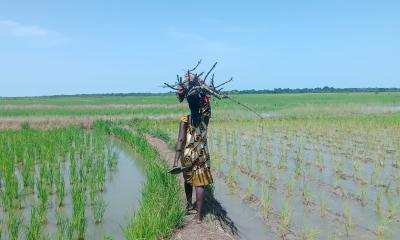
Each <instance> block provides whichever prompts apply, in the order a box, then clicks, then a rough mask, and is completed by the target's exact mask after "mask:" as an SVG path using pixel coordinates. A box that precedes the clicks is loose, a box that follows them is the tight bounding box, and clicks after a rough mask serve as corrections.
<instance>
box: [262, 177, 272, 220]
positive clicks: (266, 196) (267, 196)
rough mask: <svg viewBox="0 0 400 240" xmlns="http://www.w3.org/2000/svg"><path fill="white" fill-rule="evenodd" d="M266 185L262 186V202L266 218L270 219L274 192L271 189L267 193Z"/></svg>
mask: <svg viewBox="0 0 400 240" xmlns="http://www.w3.org/2000/svg"><path fill="white" fill-rule="evenodd" d="M266 190H267V189H266V187H265V185H264V184H263V186H262V190H261V191H262V192H261V204H262V208H263V215H264V218H265V219H268V217H269V213H270V210H271V201H272V193H271V191H268V192H267V193H266Z"/></svg>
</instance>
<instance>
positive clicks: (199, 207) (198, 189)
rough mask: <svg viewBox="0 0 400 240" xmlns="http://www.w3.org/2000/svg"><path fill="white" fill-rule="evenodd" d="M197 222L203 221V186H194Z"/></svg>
mask: <svg viewBox="0 0 400 240" xmlns="http://www.w3.org/2000/svg"><path fill="white" fill-rule="evenodd" d="M196 203H197V223H201V222H202V221H203V212H202V211H203V203H204V186H200V187H196Z"/></svg>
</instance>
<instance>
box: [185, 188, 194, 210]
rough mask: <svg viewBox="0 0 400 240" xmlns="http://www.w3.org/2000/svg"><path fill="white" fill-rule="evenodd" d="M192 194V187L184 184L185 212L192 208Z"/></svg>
mask: <svg viewBox="0 0 400 240" xmlns="http://www.w3.org/2000/svg"><path fill="white" fill-rule="evenodd" d="M192 192H193V187H192V185H191V184H190V183H187V182H185V194H186V202H187V203H186V210H188V211H189V210H190V209H192V208H193V203H192Z"/></svg>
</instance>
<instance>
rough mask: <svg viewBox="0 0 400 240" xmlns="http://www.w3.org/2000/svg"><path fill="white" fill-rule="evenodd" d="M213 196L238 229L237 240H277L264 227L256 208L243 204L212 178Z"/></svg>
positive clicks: (221, 183)
mask: <svg viewBox="0 0 400 240" xmlns="http://www.w3.org/2000/svg"><path fill="white" fill-rule="evenodd" d="M214 187H215V191H214V196H215V198H216V199H217V200H218V201H219V202H220V203H221V205H222V206H223V207H224V208H225V210H226V211H227V212H228V217H229V218H230V219H232V221H233V222H234V224H235V226H236V228H237V229H238V239H278V236H275V235H274V234H273V232H271V231H270V229H268V227H266V225H265V223H264V219H263V218H262V214H261V212H260V211H259V210H257V208H255V207H251V206H249V205H248V204H245V203H244V202H243V199H242V198H241V196H239V195H237V194H235V193H232V192H231V191H230V190H229V188H228V186H227V185H226V183H225V182H224V180H222V179H220V178H217V177H215V178H214Z"/></svg>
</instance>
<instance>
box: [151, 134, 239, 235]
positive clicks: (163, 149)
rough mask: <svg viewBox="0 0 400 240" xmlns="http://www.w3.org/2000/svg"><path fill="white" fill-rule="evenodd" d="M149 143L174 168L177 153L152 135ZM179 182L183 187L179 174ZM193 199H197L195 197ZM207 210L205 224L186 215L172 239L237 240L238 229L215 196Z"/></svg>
mask: <svg viewBox="0 0 400 240" xmlns="http://www.w3.org/2000/svg"><path fill="white" fill-rule="evenodd" d="M146 139H147V141H148V142H149V143H150V144H151V145H152V146H153V147H154V148H156V149H157V150H158V151H159V153H160V156H161V157H162V158H163V159H165V160H166V161H167V162H168V165H169V166H172V164H173V161H174V156H175V152H174V151H172V150H170V149H169V148H168V145H167V144H166V143H165V142H164V141H162V140H160V139H158V138H154V137H152V136H150V135H147V136H146ZM177 176H178V181H179V183H180V184H181V186H182V187H183V178H182V176H181V175H180V174H179V175H177ZM182 198H183V199H184V191H183V189H182ZM193 199H196V198H195V197H194V198H193ZM205 205H206V206H208V209H205V212H206V215H205V218H204V221H203V223H201V224H197V223H196V220H195V215H186V216H185V219H184V222H183V224H182V225H181V226H180V227H178V228H177V229H176V231H175V233H174V235H173V237H172V239H177V240H178V239H179V240H183V239H188V240H193V239H222V240H224V239H227V240H228V239H235V238H236V237H235V234H236V231H237V229H236V227H235V226H234V224H233V222H232V221H231V220H230V219H229V217H227V214H226V211H225V210H224V209H223V207H222V206H221V205H220V204H219V202H218V201H217V200H216V199H214V198H213V196H208V197H206V204H205Z"/></svg>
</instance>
